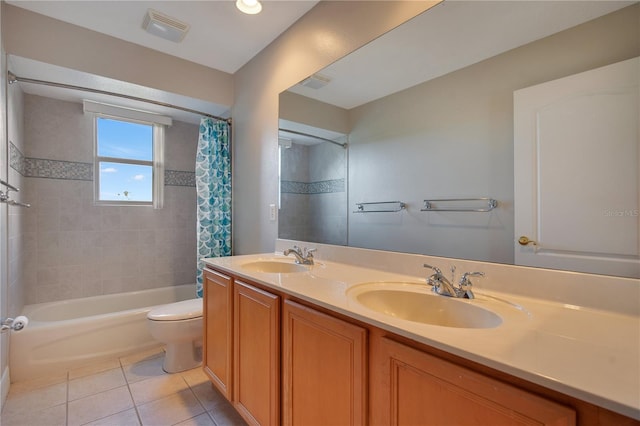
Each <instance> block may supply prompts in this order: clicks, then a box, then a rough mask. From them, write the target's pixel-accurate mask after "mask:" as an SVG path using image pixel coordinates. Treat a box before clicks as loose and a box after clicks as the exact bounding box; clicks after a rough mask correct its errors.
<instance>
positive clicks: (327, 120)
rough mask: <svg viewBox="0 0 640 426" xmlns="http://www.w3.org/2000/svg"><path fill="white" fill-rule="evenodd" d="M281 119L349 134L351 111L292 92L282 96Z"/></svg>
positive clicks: (283, 93) (284, 93)
mask: <svg viewBox="0 0 640 426" xmlns="http://www.w3.org/2000/svg"><path fill="white" fill-rule="evenodd" d="M278 115H279V117H280V118H281V119H284V120H289V121H293V122H295V123H302V124H306V125H308V126H312V127H317V128H319V129H326V130H333V131H334V132H338V133H342V134H347V133H349V130H350V128H349V111H348V110H346V109H344V108H340V107H337V106H335V105H331V104H327V103H324V102H320V101H316V100H315V99H311V98H307V97H305V96H301V95H298V94H296V93H291V92H282V94H280V106H279V114H278Z"/></svg>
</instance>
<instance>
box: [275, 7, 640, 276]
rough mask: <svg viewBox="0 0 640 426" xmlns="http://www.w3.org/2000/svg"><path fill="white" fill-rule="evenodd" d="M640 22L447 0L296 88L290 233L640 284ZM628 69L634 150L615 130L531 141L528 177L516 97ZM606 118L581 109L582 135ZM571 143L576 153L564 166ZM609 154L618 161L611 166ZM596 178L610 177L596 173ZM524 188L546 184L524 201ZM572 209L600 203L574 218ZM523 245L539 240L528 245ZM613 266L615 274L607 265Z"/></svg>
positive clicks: (288, 176) (286, 101) (284, 168)
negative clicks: (592, 141) (592, 137)
mask: <svg viewBox="0 0 640 426" xmlns="http://www.w3.org/2000/svg"><path fill="white" fill-rule="evenodd" d="M639 21H640V4H638V2H633V1H632V2H629V1H626V2H617V1H585V2H582V1H567V2H539V1H507V2H500V1H498V2H493V1H491V2H490V1H444V2H443V3H441V4H439V5H437V6H435V7H434V8H432V9H430V10H428V11H426V12H425V13H423V14H421V15H419V16H417V17H415V18H413V19H412V20H410V21H408V22H407V23H405V24H403V25H402V26H400V27H398V28H396V29H395V30H393V31H391V32H389V33H387V34H386V35H384V36H382V37H380V38H378V39H376V40H374V41H373V42H371V43H370V44H368V45H366V46H364V47H363V48H361V49H359V50H357V51H355V52H353V53H352V54H350V55H348V56H347V57H345V58H343V59H341V60H340V61H338V62H336V63H334V64H332V65H330V66H329V67H327V68H325V69H323V70H321V71H319V72H318V73H316V74H314V75H313V76H311V77H309V78H308V79H306V80H304V81H302V82H300V83H299V84H297V85H295V86H293V87H291V88H290V89H289V90H287V91H285V92H283V93H282V94H281V96H280V128H281V129H282V131H281V132H280V138H281V143H280V151H281V165H280V166H281V167H280V171H281V200H280V215H279V237H280V238H287V239H296V240H303V241H310V242H322V243H331V244H345V245H349V246H354V247H363V248H372V249H382V250H392V251H402V252H410V253H421V254H429V255H435V256H444V257H453V258H464V259H474V260H481V261H489V262H499V263H507V264H526V265H530V266H541V267H550V268H558V269H568V270H577V271H585V272H593V273H600V274H607V275H617V276H627V277H638V276H640V267H639V266H638V265H639V263H640V262H639V260H638V259H639V257H638V253H639V247H638V244H639V241H640V239H639V238H638V232H639V229H640V225H639V218H638V199H639V198H640V196H639V188H640V177H639V173H638V163H639V162H640V153H639V149H638V138H639V136H638V134H639V133H640V127H639V125H638V120H639V119H638V98H639V97H640V92H639V91H638V88H637V87H638V80H639V79H640V72H637V71H635V72H637V75H635V76H634V75H633V73H634V71H633V70H637V69H638V68H637V63H638V61H637V60H635V62H634V60H633V59H632V58H636V57H638V56H640V26H638V22H639ZM629 61H631V65H630V66H631V70H632V71H631V72H630V73H631V80H632V82H631V86H629V87H631V89H629V87H626V88H623V89H621V90H627V89H628V90H627V91H626V92H624V93H623V94H622V95H621V96H617V94H618V92H616V96H617V98H620V99H622V98H624V99H625V100H624V102H627V103H626V104H624V103H623V104H622V105H623V107H622V108H623V110H625V111H627V112H628V111H630V113H627V112H625V113H624V114H617V115H625V117H627V118H625V120H626V122H625V124H624V125H625V126H628V125H629V124H630V125H631V129H632V130H631V131H630V132H627V134H626V136H624V137H625V138H626V139H625V141H626V142H625V144H626V145H625V146H624V147H623V148H620V144H616V143H614V142H613V141H614V140H618V139H619V136H618V135H615V136H613V135H608V134H602V135H598V138H599V143H598V144H597V148H594V149H593V150H592V148H590V146H591V145H588V144H584V145H569V146H568V147H566V146H564V145H562V144H561V143H559V142H558V141H557V140H556V139H557V138H556V139H553V138H547V139H544V141H543V142H541V141H542V139H540V140H538V139H536V140H535V141H534V142H535V143H533V145H532V147H533V148H532V149H531V150H532V151H533V154H532V157H530V158H527V159H525V160H524V161H525V167H524V168H525V169H526V168H534V169H535V170H534V171H533V172H532V173H533V175H531V173H530V174H529V175H527V174H526V173H524V174H523V172H522V168H523V167H522V166H520V165H518V164H522V161H523V160H522V159H518V158H517V157H518V156H522V152H521V151H523V149H522V148H518V144H521V142H520V139H522V138H521V137H520V136H514V134H515V133H518V132H522V131H523V130H522V128H523V127H525V126H524V125H520V124H518V123H521V122H525V123H527V122H528V121H531V120H529V119H528V118H525V119H522V118H518V117H520V116H522V114H526V113H527V111H529V110H527V108H529V107H528V106H527V105H528V104H527V102H529V101H526V100H525V101H520V99H521V98H523V99H529V98H531V94H530V92H531V91H532V90H538V87H543V86H544V85H545V84H550V85H552V86H553V85H554V84H556V82H560V83H557V84H562V86H561V87H565V86H571V85H572V83H570V81H573V80H569V79H575V78H578V79H580V78H582V77H580V76H582V75H583V73H589V75H591V74H598V73H600V72H601V71H600V70H605V71H606V72H609V71H607V70H609V68H608V67H610V66H611V67H617V66H618V65H615V64H622V63H624V64H627V63H628V62H629ZM624 66H627V65H624ZM634 67H635V68H634ZM616 69H617V68H616ZM615 72H617V71H615V70H614V71H613V73H614V74H613V75H614V77H613V80H614V83H615V81H616V78H617V77H615V75H617V74H615ZM627 74H629V72H627ZM585 75H586V74H585ZM598 75H600V74H598ZM575 76H578V77H575ZM597 78H598V77H597V76H596V79H597ZM563 79H568V80H567V81H569V83H566V81H565V80H563ZM625 84H626V83H625ZM627 86H628V85H627ZM544 87H546V86H544ZM544 87H543V88H544ZM534 88H535V89H534ZM587 89H588V90H591V89H590V88H589V87H587ZM544 90H547V91H549V90H550V91H551V92H552V93H554V92H555V93H560V91H561V90H560V89H557V88H556V89H554V88H553V87H552V88H551V89H548V88H545V89H544ZM576 90H577V89H576ZM580 90H582V93H580V96H581V99H582V98H587V99H592V98H595V97H601V98H602V97H605V96H601V93H604V92H606V93H605V94H606V97H607V99H609V98H610V97H611V96H609V95H610V94H611V93H610V92H611V90H609V89H602V90H601V89H598V90H600V92H598V94H597V96H592V94H591V92H589V93H588V94H586V95H585V93H586V92H585V90H586V89H584V88H583V89H580ZM607 90H609V91H608V92H607ZM615 90H618V89H617V88H616V89H615ZM629 90H630V92H629ZM620 93H622V92H620ZM629 93H631V95H629ZM514 96H515V98H516V99H518V101H516V102H515V103H514ZM571 96H572V95H571ZM571 96H569V95H567V96H565V98H569V97H571ZM617 98H616V99H617ZM572 99H573V98H572ZM554 102H555V101H554ZM607 102H608V101H607ZM514 104H515V105H516V106H515V107H514ZM520 104H522V105H520ZM554 105H555V104H554ZM554 108H555V106H554ZM580 108H583V109H584V108H586V109H587V110H589V111H591V112H593V111H594V109H593V108H595V111H600V110H599V109H598V108H603V107H602V106H601V105H599V106H597V107H593V106H592V105H587V106H581V107H580ZM589 108H591V109H589ZM547 109H549V108H547ZM540 110H541V109H540V107H539V108H538V109H537V110H536V111H537V112H535V111H534V118H533V119H532V120H533V121H535V120H538V119H539V120H542V119H543V118H544V120H545V121H539V122H538V125H539V126H538V128H537V131H540V134H543V133H544V132H542V130H541V129H543V128H544V129H543V130H544V131H545V132H546V129H547V127H548V126H550V125H549V124H548V123H549V122H551V121H553V120H548V119H547V118H546V116H545V115H541V114H540ZM604 110H605V111H606V110H610V108H607V107H604ZM522 111H525V112H524V113H523V112H522ZM514 114H515V119H514ZM535 114H538V115H535ZM605 115H606V114H600V113H595V117H596V118H597V119H596V118H594V117H593V116H590V115H589V114H586V115H583V116H580V117H578V119H577V122H579V123H584V125H582V124H581V125H579V126H575V127H579V128H582V131H583V133H587V136H589V135H588V134H589V133H592V134H593V133H595V132H596V131H595V130H592V129H591V127H589V126H590V125H591V123H592V122H599V121H603V120H605V119H604V118H600V117H604V116H605ZM617 115H616V117H617ZM612 116H613V115H612ZM629 116H630V118H629ZM535 117H538V118H535ZM540 117H543V118H540ZM615 119H616V120H617V119H618V118H615ZM573 120H574V121H576V118H575V117H574V118H573ZM556 121H559V122H565V121H566V122H568V121H567V120H564V119H560V120H556ZM605 121H606V120H605ZM514 123H515V124H514ZM634 126H635V130H633V129H634ZM614 127H618V124H617V122H616V124H615V126H614ZM535 130H536V129H534V131H535ZM578 130H580V129H578ZM576 131H577V130H576ZM544 134H545V135H546V133H544ZM305 135H308V136H305ZM314 136H317V137H319V138H315V141H314ZM587 136H585V137H584V138H587ZM305 137H306V138H308V139H306V140H299V139H300V138H305ZM327 139H328V140H331V141H334V142H339V143H340V144H344V143H346V144H347V145H348V148H343V147H342V146H339V145H336V144H332V143H331V142H327ZM534 139H535V138H534ZM565 139H567V140H571V141H575V140H580V141H581V140H582V139H583V136H575V134H574V136H570V137H566V138H565ZM554 140H555V142H554ZM536 143H538V144H539V145H536ZM324 146H331V147H332V149H333V150H335V153H336V155H329V153H330V152H331V149H325V148H324ZM541 147H543V148H544V150H542V149H541ZM550 147H551V148H553V149H549V148H550ZM561 148H562V149H565V151H568V157H567V158H569V159H570V160H567V159H566V158H565V159H562V161H560V157H558V155H560V154H559V153H560V151H562V149H561ZM536 149H537V150H538V151H536ZM526 150H527V149H524V151H526ZM611 152H618V153H619V154H618V157H615V158H612V159H608V157H609V153H611ZM527 155H529V154H527ZM564 155H567V153H566V152H565V154H564ZM514 156H515V157H514ZM551 160H554V161H551ZM334 161H335V164H334V163H333V162H334ZM518 161H520V163H518ZM607 161H608V162H607ZM582 162H584V163H583V164H581V163H582ZM594 162H596V165H594ZM598 162H599V163H598ZM619 163H620V164H622V163H624V166H621V165H619ZM514 164H515V165H514ZM597 164H600V166H598V165H597ZM320 165H322V167H319V166H320ZM581 165H582V166H584V167H579V166H581ZM571 167H577V169H576V170H578V169H580V168H581V169H582V170H583V171H582V172H581V171H576V172H574V171H573V170H574V169H572V168H571ZM321 169H322V170H325V171H326V170H334V172H335V171H336V170H340V171H341V172H344V176H342V175H340V173H338V172H335V173H333V174H332V173H325V174H323V173H324V172H321V171H320V170H321ZM312 170H314V171H312ZM543 170H544V173H545V175H542V171H543ZM584 170H587V172H585V171H584ZM591 170H593V172H594V173H595V172H598V173H600V172H599V170H605V172H602V173H601V174H600V175H595V174H594V175H593V176H596V177H591V176H592V175H591V174H590V171H591ZM536 173H540V175H538V174H536ZM523 176H524V177H523ZM532 176H533V177H532ZM576 176H579V178H577V177H576ZM343 178H344V181H342V180H341V179H343ZM527 179H529V180H527ZM327 182H330V183H327ZM336 182H342V183H343V185H341V184H339V183H336ZM603 182H608V183H606V184H604V183H603ZM296 185H297V189H296ZM323 185H324V188H325V191H315V189H318V188H320V187H323ZM523 186H525V187H527V186H529V187H535V188H534V190H533V192H532V193H531V194H529V193H527V194H529V195H523V194H525V192H524V191H522V189H521V188H522V187H523ZM595 187H597V188H595ZM326 188H329V189H326ZM553 191H555V192H553ZM563 191H564V192H563ZM292 192H293V193H295V194H293V193H292ZM552 192H553V194H552ZM514 194H515V195H514ZM558 194H560V195H561V196H559V195H558ZM611 194H613V195H611ZM615 194H618V196H617V197H618V198H615V199H614V198H608V197H609V195H611V196H614V195H615ZM294 197H297V198H298V199H297V200H292V198H294ZM522 198H525V199H526V198H531V200H533V201H532V202H533V203H534V205H533V206H528V207H527V208H528V209H529V210H532V211H533V214H531V212H529V214H528V216H527V217H526V218H525V219H522V214H521V212H522V211H523V208H522V207H521V206H519V207H516V204H518V203H520V202H521V200H519V199H522ZM442 200H445V201H442ZM574 200H575V202H580V203H583V202H588V203H589V204H588V205H590V206H591V207H588V208H587V209H586V210H585V209H583V210H576V208H575V206H572V205H570V203H573V202H574ZM525 201H526V200H525ZM594 201H595V202H594ZM581 208H582V207H581ZM532 216H533V218H532ZM529 222H531V226H529V224H528V223H529ZM523 224H524V225H523ZM550 224H552V225H553V226H550ZM574 224H575V225H576V226H578V225H579V226H582V227H583V229H585V228H586V229H589V230H590V232H581V231H580V232H579V231H576V230H574V228H572V227H573V226H574ZM610 224H614V226H613V227H611V228H607V227H608V226H609V225H610ZM600 225H603V226H604V227H603V228H602V230H599V231H597V232H593V231H594V229H595V228H596V227H599V226H600ZM575 229H579V228H575ZM558 230H559V231H558ZM521 236H522V237H527V238H528V239H529V241H528V242H527V241H526V240H524V241H523V240H521V241H520V243H519V242H518V240H519V239H520V237H521ZM565 240H566V241H565ZM565 242H566V244H565ZM576 247H577V248H576ZM530 255H533V256H530ZM535 255H538V256H537V259H533V260H527V256H529V257H533V258H536V256H535ZM540 255H542V257H543V258H544V260H542V261H540V260H539V259H540V257H541V256H540ZM545 255H546V257H545ZM523 259H524V260H523ZM557 259H562V260H561V261H558V260H557ZM602 259H604V261H603V262H601V261H602ZM610 259H613V264H614V265H613V266H611V265H608V266H607V265H605V266H602V265H600V263H611V262H609V260H610Z"/></svg>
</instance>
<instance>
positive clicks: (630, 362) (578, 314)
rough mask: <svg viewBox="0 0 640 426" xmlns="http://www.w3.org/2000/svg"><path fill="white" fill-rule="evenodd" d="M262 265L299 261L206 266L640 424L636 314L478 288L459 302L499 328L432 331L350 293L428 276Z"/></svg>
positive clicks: (226, 261)
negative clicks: (259, 266) (261, 268)
mask: <svg viewBox="0 0 640 426" xmlns="http://www.w3.org/2000/svg"><path fill="white" fill-rule="evenodd" d="M261 260H268V261H279V262H289V263H293V259H292V258H290V257H284V256H282V255H279V254H259V255H246V256H231V257H223V258H214V259H205V260H204V261H205V263H206V264H208V265H210V266H214V267H217V268H218V269H222V270H224V271H227V272H229V273H232V274H234V275H237V276H240V277H244V278H246V279H249V280H251V281H254V282H257V283H260V284H263V285H265V286H267V287H270V288H273V289H276V290H279V291H281V292H283V293H287V294H290V295H292V296H296V297H298V298H300V299H302V300H306V301H308V302H311V303H314V304H316V305H319V306H322V307H325V308H327V309H330V310H333V311H335V312H338V313H341V314H344V315H346V316H349V317H351V318H354V319H357V320H360V321H363V322H366V323H369V324H371V325H374V326H377V327H379V328H382V329H384V330H387V331H390V332H393V333H396V334H399V335H402V336H405V337H408V338H410V339H412V340H415V341H418V342H422V343H424V344H427V345H430V346H433V347H435V348H438V349H442V350H445V351H447V352H449V353H452V354H454V355H458V356H461V357H463V358H466V359H469V360H472V361H475V362H478V363H480V364H483V365H486V366H488V367H492V368H494V369H496V370H499V371H503V372H505V373H508V374H511V375H513V376H516V377H520V378H522V379H525V380H528V381H530V382H533V383H536V384H539V385H541V386H544V387H547V388H549V389H553V390H556V391H559V392H561V393H564V394H567V395H570V396H573V397H575V398H578V399H581V400H584V401H587V402H590V403H592V404H595V405H598V406H601V407H604V408H607V409H609V410H612V411H615V412H618V413H620V414H623V415H626V416H629V417H632V418H634V419H637V420H640V318H639V317H638V316H636V315H630V314H626V313H618V312H613V311H609V310H600V309H595V308H592V307H590V308H586V307H580V306H574V305H570V304H566V303H561V302H557V301H552V300H547V299H541V298H533V297H526V296H522V295H518V294H512V293H506V292H498V291H495V290H490V289H485V288H481V287H478V286H474V287H475V289H474V293H475V295H476V299H473V300H455V301H453V302H458V303H471V304H476V305H477V306H481V307H485V308H486V309H489V310H491V311H493V312H494V313H496V314H498V315H499V316H500V317H501V319H502V323H501V324H500V325H499V326H497V327H494V328H473V329H472V328H455V327H445V326H435V325H428V324H422V323H417V322H412V321H407V320H403V319H399V318H395V317H392V316H390V315H386V314H383V313H379V312H376V311H374V310H371V309H368V308H366V307H365V306H363V305H361V304H360V303H358V302H356V301H355V300H354V298H353V297H350V296H349V295H347V290H349V289H353V288H354V286H356V285H358V284H362V283H368V282H406V283H412V284H415V286H416V287H418V286H419V285H420V284H423V283H425V279H424V276H411V275H403V274H398V273H392V272H385V271H380V270H377V269H373V268H366V267H361V266H353V265H348V264H344V263H337V262H332V261H328V260H316V264H315V265H313V266H310V267H308V270H307V271H305V272H295V273H289V274H279V273H263V272H252V271H249V270H247V269H245V268H243V265H244V264H247V263H250V262H255V261H261ZM425 276H426V273H425ZM473 281H474V284H475V283H476V280H475V279H473ZM429 290H430V287H429V286H427V285H426V284H425V285H424V292H425V293H430V291H429ZM352 291H353V290H352ZM433 297H444V296H437V295H433ZM632 297H635V295H632Z"/></svg>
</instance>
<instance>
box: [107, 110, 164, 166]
mask: <svg viewBox="0 0 640 426" xmlns="http://www.w3.org/2000/svg"><path fill="white" fill-rule="evenodd" d="M98 155H99V156H100V157H114V158H127V159H130V160H143V161H152V160H153V126H152V125H150V124H139V123H131V122H128V121H118V120H112V119H109V118H102V117H99V118H98Z"/></svg>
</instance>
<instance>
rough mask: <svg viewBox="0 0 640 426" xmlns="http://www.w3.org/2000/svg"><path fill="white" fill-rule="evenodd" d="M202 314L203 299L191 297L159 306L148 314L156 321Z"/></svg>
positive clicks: (194, 316) (187, 317)
mask: <svg viewBox="0 0 640 426" xmlns="http://www.w3.org/2000/svg"><path fill="white" fill-rule="evenodd" d="M201 316H202V299H199V298H198V299H189V300H183V301H182V302H176V303H169V304H168V305H161V306H157V307H155V308H153V309H151V311H149V313H148V314H147V318H149V319H150V320H154V321H179V320H186V319H192V318H198V317H201Z"/></svg>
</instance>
